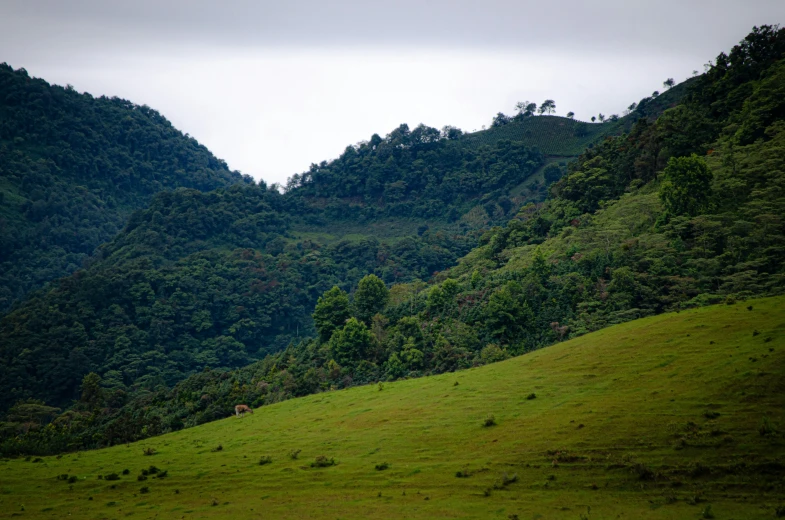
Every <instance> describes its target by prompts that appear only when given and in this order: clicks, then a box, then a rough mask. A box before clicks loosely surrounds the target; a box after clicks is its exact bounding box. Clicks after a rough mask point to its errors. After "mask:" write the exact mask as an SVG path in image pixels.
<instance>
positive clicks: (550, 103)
mask: <svg viewBox="0 0 785 520" xmlns="http://www.w3.org/2000/svg"><path fill="white" fill-rule="evenodd" d="M555 111H556V102H555V101H554V100H552V99H546V100H545V101H543V102H542V105H540V109H539V110H538V112H539V113H540V115H543V114H552V113H554V112H555Z"/></svg>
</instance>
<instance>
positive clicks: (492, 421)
mask: <svg viewBox="0 0 785 520" xmlns="http://www.w3.org/2000/svg"><path fill="white" fill-rule="evenodd" d="M482 425H483V427H484V428H488V427H490V426H496V417H494V416H493V414H489V415H488V417H486V418H485V421H483V423H482Z"/></svg>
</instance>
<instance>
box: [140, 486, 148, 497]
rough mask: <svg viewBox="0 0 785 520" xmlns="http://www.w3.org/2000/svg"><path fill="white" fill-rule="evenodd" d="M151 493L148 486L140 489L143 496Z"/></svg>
mask: <svg viewBox="0 0 785 520" xmlns="http://www.w3.org/2000/svg"><path fill="white" fill-rule="evenodd" d="M149 492H150V488H149V487H147V486H145V487H143V488H141V489H139V493H141V494H143V495H144V494H145V493H149Z"/></svg>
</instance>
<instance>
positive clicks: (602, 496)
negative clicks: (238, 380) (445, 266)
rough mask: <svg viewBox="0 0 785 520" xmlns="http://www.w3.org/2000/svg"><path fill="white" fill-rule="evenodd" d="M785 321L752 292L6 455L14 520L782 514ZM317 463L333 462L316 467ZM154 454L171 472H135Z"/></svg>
mask: <svg viewBox="0 0 785 520" xmlns="http://www.w3.org/2000/svg"><path fill="white" fill-rule="evenodd" d="M784 332H785V298H782V297H779V298H769V299H763V300H750V301H747V302H743V303H738V304H734V305H721V306H715V307H709V308H702V309H695V310H689V311H684V312H681V313H678V314H667V315H660V316H656V317H650V318H645V319H642V320H638V321H634V322H630V323H626V324H622V325H617V326H614V327H611V328H608V329H605V330H603V331H599V332H595V333H592V334H589V335H586V336H584V337H581V338H577V339H573V340H570V341H567V342H563V343H560V344H557V345H554V346H552V347H549V348H547V349H543V350H540V351H537V352H533V353H530V354H526V355H523V356H520V357H517V358H513V359H510V360H507V361H504V362H500V363H496V364H493V365H489V366H485V367H481V368H476V369H471V370H467V371H463V372H459V373H452V374H443V375H439V376H434V377H429V378H423V379H416V380H406V381H399V382H396V383H386V384H384V386H383V387H379V386H376V385H371V386H365V387H359V388H353V389H349V390H344V391H338V392H327V393H320V394H317V395H312V396H309V397H305V398H301V399H296V400H291V401H287V402H284V403H279V404H277V405H272V406H267V407H264V408H262V409H258V410H257V411H256V413H255V414H254V415H250V416H247V417H245V418H242V419H236V418H230V419H225V420H222V421H217V422H213V423H210V424H207V425H203V426H200V427H197V428H192V429H188V430H185V431H181V432H177V433H173V434H168V435H165V436H162V437H158V438H156V439H151V440H147V441H144V442H141V443H136V444H130V445H126V446H117V447H114V448H109V449H104V450H99V451H92V452H82V453H76V454H70V455H64V456H62V457H61V458H60V457H58V458H55V457H46V458H43V459H33V460H29V459H28V460H21V459H18V460H7V459H6V460H3V461H2V462H0V474H2V483H1V484H0V518H11V517H12V516H21V517H23V518H62V517H64V516H66V515H69V517H70V518H120V517H130V518H153V517H159V516H160V517H162V518H175V517H177V518H292V519H295V518H304V517H310V518H331V519H332V518H342V519H348V518H406V517H410V518H456V517H460V518H500V519H509V518H569V519H577V518H619V517H621V518H715V517H716V518H774V517H775V511H776V508H782V507H783V506H785V498H783V497H785V495H784V494H783V493H785V488H784V487H783V480H782V477H783V474H785V465H784V464H783V457H784V456H785V444H784V443H783V436H782V435H783V433H782V430H783V428H785V420H784V419H785V418H783V415H782V409H783V406H785V398H784V397H783V396H784V395H785V394H784V393H783V392H784V391H785V372H783V367H785V336H784V335H783V333H784ZM489 415H493V417H494V419H495V423H496V424H495V425H493V426H488V427H485V426H483V423H484V422H485V421H486V420H487V418H488V416H489ZM146 449H153V450H155V454H154V455H152V456H142V453H143V451H144V450H146ZM293 451H297V452H298V453H299V456H298V458H297V460H294V459H292V458H291V457H290V453H292V452H293ZM321 456H323V457H326V458H327V460H328V461H330V460H333V459H334V462H335V465H334V466H328V467H321V468H319V467H312V463H313V462H314V461H315V460H316V459H317V457H321ZM261 457H270V458H271V462H269V463H267V464H264V465H260V464H259V461H260V458H261ZM151 465H154V466H156V467H157V468H159V469H160V470H163V471H166V475H165V478H156V477H155V476H154V475H152V474H150V475H148V476H147V479H146V480H143V481H140V480H138V476H140V475H142V471H143V470H147V469H149V467H150V466H151ZM385 467H386V469H381V468H385ZM126 469H127V470H129V473H128V474H127V475H125V474H123V471H124V470H126ZM458 472H460V473H461V475H462V478H461V477H459V476H458ZM112 473H116V474H118V475H119V480H111V481H108V479H107V478H106V475H110V474H112ZM59 475H68V476H67V477H64V478H66V479H67V478H69V477H76V478H75V481H74V482H72V483H69V482H68V481H67V480H59V479H58V476H59ZM505 475H506V477H505ZM100 477H103V478H100ZM780 511H781V509H780Z"/></svg>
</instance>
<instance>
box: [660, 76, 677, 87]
mask: <svg viewBox="0 0 785 520" xmlns="http://www.w3.org/2000/svg"><path fill="white" fill-rule="evenodd" d="M675 84H676V82H675V81H673V78H668V79H666V80H665V81H663V82H662V86H663V87H665V88H666V89H669V88H671V87H673V85H675Z"/></svg>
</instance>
